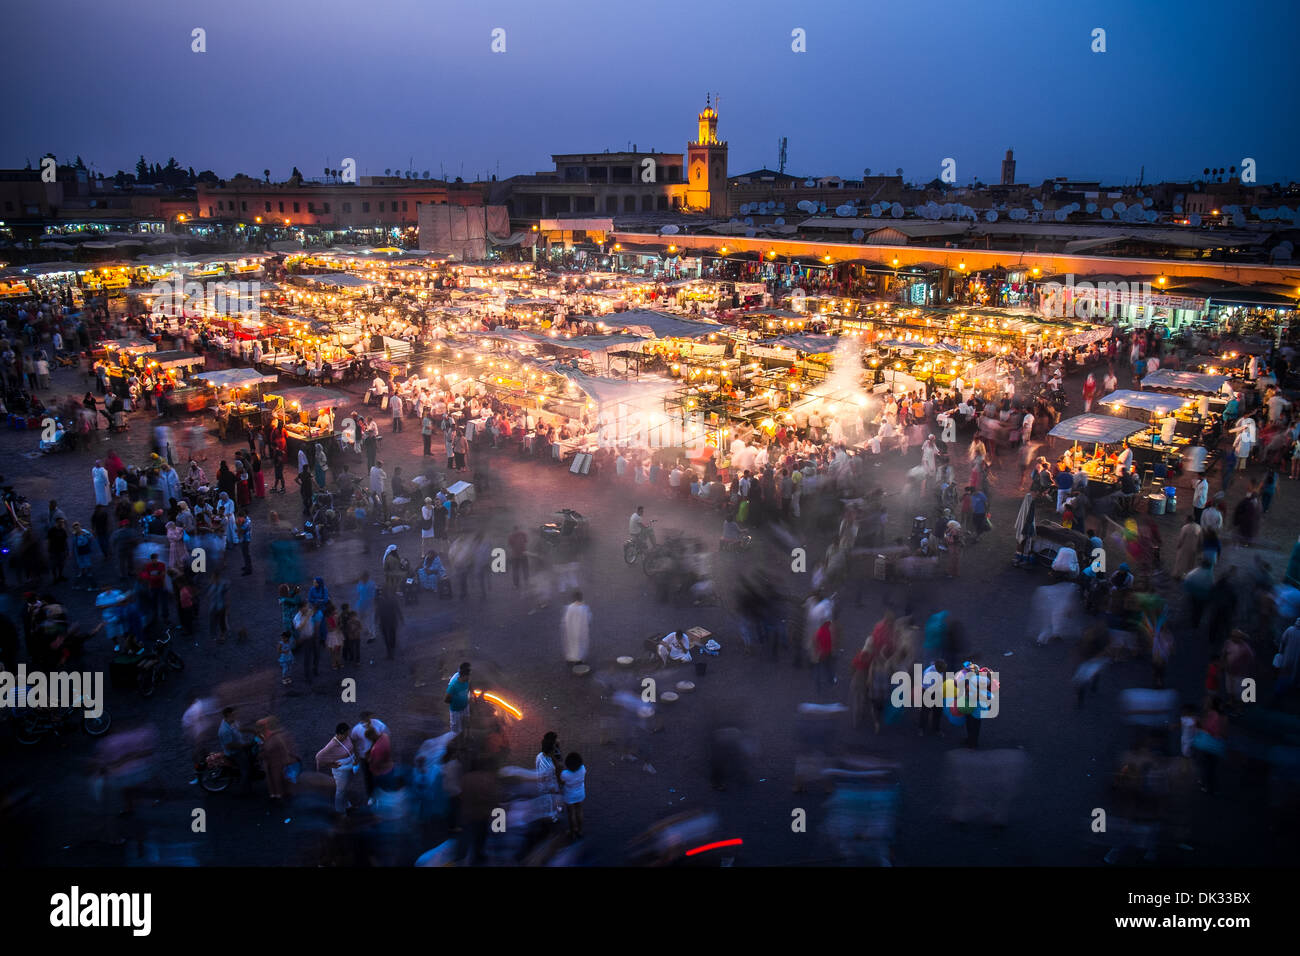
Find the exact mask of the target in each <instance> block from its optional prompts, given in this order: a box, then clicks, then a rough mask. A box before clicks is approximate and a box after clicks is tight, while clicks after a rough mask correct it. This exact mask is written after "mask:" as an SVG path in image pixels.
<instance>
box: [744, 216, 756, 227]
mask: <svg viewBox="0 0 1300 956" xmlns="http://www.w3.org/2000/svg"><path fill="white" fill-rule="evenodd" d="M753 224H754V217H753V216H746V217H745V225H747V226H752V225H753Z"/></svg>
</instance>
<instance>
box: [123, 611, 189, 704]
mask: <svg viewBox="0 0 1300 956" xmlns="http://www.w3.org/2000/svg"><path fill="white" fill-rule="evenodd" d="M172 633H173V631H172V629H171V628H169V629H168V630H167V632H166V633H165V634H164V635H163V636H162V637H160V638H158V640H157V641H155V642H154V645H153V648H152V649H148V650H141V652H140V656H139V657H138V658H137V659H136V670H135V685H136V689H138V690H139V691H140V696H141V697H152V696H153V695H154V691H156V690H157V689H158V685H159V684H161V683H162V682H163V681H165V680H166V679H167V675H168V674H170V673H171V672H172V671H183V670H184V669H185V662H184V661H183V660H181V656H180V655H179V654H177V653H176V652H175V651H174V650H172V646H171V644H172Z"/></svg>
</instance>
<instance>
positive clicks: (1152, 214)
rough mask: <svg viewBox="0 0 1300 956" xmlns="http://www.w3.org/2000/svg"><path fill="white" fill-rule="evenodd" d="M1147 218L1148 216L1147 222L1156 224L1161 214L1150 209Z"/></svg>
mask: <svg viewBox="0 0 1300 956" xmlns="http://www.w3.org/2000/svg"><path fill="white" fill-rule="evenodd" d="M1146 216H1147V222H1155V221H1156V220H1157V219H1159V218H1160V214H1159V213H1158V212H1156V211H1155V210H1154V209H1148V210H1147V213H1146Z"/></svg>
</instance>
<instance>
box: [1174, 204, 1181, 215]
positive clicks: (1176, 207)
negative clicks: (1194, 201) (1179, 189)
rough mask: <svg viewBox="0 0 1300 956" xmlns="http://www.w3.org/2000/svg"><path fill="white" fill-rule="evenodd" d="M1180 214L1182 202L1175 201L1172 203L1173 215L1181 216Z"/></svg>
mask: <svg viewBox="0 0 1300 956" xmlns="http://www.w3.org/2000/svg"><path fill="white" fill-rule="evenodd" d="M1182 214H1183V207H1182V204H1181V203H1175V204H1174V215H1175V216H1181V215H1182Z"/></svg>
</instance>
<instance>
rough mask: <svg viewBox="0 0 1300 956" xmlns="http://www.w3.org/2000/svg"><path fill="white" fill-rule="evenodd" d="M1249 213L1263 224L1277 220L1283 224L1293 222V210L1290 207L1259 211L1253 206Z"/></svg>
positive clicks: (1258, 208)
mask: <svg viewBox="0 0 1300 956" xmlns="http://www.w3.org/2000/svg"><path fill="white" fill-rule="evenodd" d="M1250 211H1251V212H1252V213H1253V214H1254V215H1255V216H1257V217H1258V218H1259V219H1261V220H1263V221H1264V222H1273V221H1274V220H1277V219H1281V220H1282V221H1283V222H1295V210H1294V209H1292V208H1291V207H1290V206H1278V207H1277V208H1276V209H1261V208H1260V207H1259V206H1255V207H1252V208H1251V210H1250Z"/></svg>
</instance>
